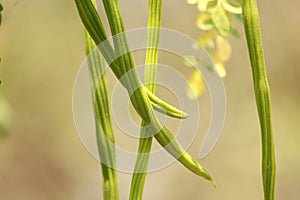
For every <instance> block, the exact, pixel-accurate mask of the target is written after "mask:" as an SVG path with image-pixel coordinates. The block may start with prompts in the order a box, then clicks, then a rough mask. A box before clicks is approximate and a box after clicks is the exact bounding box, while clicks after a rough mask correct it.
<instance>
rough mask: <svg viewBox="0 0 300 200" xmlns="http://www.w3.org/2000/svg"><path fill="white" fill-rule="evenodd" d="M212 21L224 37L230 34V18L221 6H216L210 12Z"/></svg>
mask: <svg viewBox="0 0 300 200" xmlns="http://www.w3.org/2000/svg"><path fill="white" fill-rule="evenodd" d="M212 21H213V24H214V26H215V28H216V30H217V32H218V33H219V34H220V35H221V36H222V37H224V38H226V37H227V36H228V35H229V34H230V27H231V24H230V20H229V18H228V16H227V14H226V12H225V10H224V9H223V8H222V7H217V8H216V9H214V11H213V13H212Z"/></svg>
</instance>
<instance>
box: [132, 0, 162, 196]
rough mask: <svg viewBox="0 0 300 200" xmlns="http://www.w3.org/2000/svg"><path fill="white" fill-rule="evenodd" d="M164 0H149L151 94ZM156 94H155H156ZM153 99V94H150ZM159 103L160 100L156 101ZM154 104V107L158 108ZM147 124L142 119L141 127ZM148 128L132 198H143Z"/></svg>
mask: <svg viewBox="0 0 300 200" xmlns="http://www.w3.org/2000/svg"><path fill="white" fill-rule="evenodd" d="M161 9H162V0H149V8H148V16H149V17H148V48H147V52H146V61H145V85H146V87H147V89H149V91H150V92H151V94H153V95H154V94H155V92H156V84H155V82H156V77H157V67H158V66H157V65H158V45H159V34H160V30H159V29H160V26H161ZM154 96H155V95H154ZM148 97H149V98H150V99H151V97H152V95H148ZM155 103H158V102H155ZM155 103H154V104H153V106H154V109H155V108H156V107H155V105H157V104H155ZM144 126H145V122H144V121H142V123H141V127H144ZM145 131H146V129H144V128H142V129H141V132H140V135H141V138H140V141H139V149H138V156H137V160H136V163H135V169H134V174H133V176H132V181H131V189H130V196H129V199H130V200H141V199H142V197H143V190H144V185H145V180H146V176H147V169H148V162H149V157H150V152H151V146H152V137H145V136H146V135H147V133H146V132H145Z"/></svg>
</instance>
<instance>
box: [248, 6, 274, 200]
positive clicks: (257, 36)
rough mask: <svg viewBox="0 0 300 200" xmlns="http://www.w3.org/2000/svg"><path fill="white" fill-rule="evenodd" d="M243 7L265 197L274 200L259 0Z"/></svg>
mask: <svg viewBox="0 0 300 200" xmlns="http://www.w3.org/2000/svg"><path fill="white" fill-rule="evenodd" d="M242 10H243V20H244V27H245V32H246V38H247V43H248V51H249V56H250V61H251V66H252V76H253V84H254V91H255V97H256V105H257V110H258V115H259V121H260V128H261V142H262V180H263V188H264V199H265V200H274V199H275V179H276V161H275V150H274V139H273V133H272V116H271V99H270V91H269V84H268V79H267V73H266V66H265V59H264V51H263V46H262V39H261V31H260V19H259V13H258V8H257V3H256V0H244V1H243V4H242Z"/></svg>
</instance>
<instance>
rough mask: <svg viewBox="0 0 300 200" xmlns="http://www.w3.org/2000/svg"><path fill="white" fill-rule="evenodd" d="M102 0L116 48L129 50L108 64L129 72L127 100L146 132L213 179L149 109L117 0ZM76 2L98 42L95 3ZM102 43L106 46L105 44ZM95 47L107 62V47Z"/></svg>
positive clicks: (169, 150)
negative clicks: (142, 122) (111, 27)
mask: <svg viewBox="0 0 300 200" xmlns="http://www.w3.org/2000/svg"><path fill="white" fill-rule="evenodd" d="M103 1H104V4H105V7H106V8H105V9H106V12H108V13H114V14H113V15H110V14H108V15H107V16H108V17H111V18H112V19H109V20H108V21H109V22H110V23H115V25H110V26H113V29H112V34H113V36H115V35H116V34H121V35H119V36H118V38H116V39H114V43H115V48H116V52H121V55H122V53H123V52H128V53H125V54H123V55H122V56H120V57H119V58H118V59H117V60H116V61H115V62H113V64H110V67H111V69H112V70H113V72H114V73H115V75H116V76H117V77H118V75H119V72H120V71H124V70H125V71H126V73H129V72H130V73H129V76H128V77H129V79H125V81H124V82H123V83H122V84H123V85H124V86H125V87H126V89H127V91H128V93H129V94H130V95H131V96H130V100H131V102H132V104H133V106H134V108H135V110H136V111H137V113H138V114H139V116H140V117H141V118H142V120H143V121H144V122H145V124H146V125H147V126H146V128H147V129H148V130H147V131H146V132H147V133H152V134H155V136H154V137H155V139H156V140H157V141H158V142H159V144H160V145H161V146H163V147H164V148H165V149H166V150H167V151H168V152H169V153H170V154H171V155H172V156H173V157H175V158H176V159H177V160H178V161H179V162H181V163H182V164H183V165H184V166H185V167H187V168H188V169H189V170H191V171H192V172H194V173H195V174H197V175H199V176H202V177H203V178H205V179H207V180H209V181H211V182H212V183H214V181H213V178H212V176H211V174H210V173H209V172H208V171H207V170H206V169H205V168H203V167H202V166H201V165H200V164H199V163H198V162H197V161H196V160H195V159H193V157H192V156H191V155H189V154H188V153H187V152H186V150H185V149H184V148H183V147H182V146H181V145H180V144H179V143H178V141H177V140H176V139H175V138H174V136H173V135H172V134H171V133H170V131H169V130H168V129H166V128H165V127H164V126H163V125H162V124H161V123H160V122H159V120H158V118H157V117H156V115H155V113H154V110H153V109H152V106H151V101H150V100H149V97H148V95H147V89H146V88H145V86H143V84H142V83H141V81H140V79H139V76H138V75H137V72H136V70H135V64H134V60H133V58H132V55H131V52H130V51H129V50H128V45H127V41H126V37H125V33H124V27H123V22H122V18H121V15H120V14H118V13H119V7H118V5H117V1H116V0H103ZM75 2H76V6H77V9H78V11H79V15H80V17H81V20H82V22H83V24H84V25H85V27H86V29H87V30H88V32H89V33H90V35H91V37H92V38H93V39H94V41H95V43H97V41H99V38H101V37H102V36H101V37H100V36H98V34H101V31H98V32H97V30H99V29H101V27H93V26H92V25H93V24H94V23H95V22H91V21H93V20H97V21H98V22H97V23H95V24H96V25H97V24H98V25H101V24H102V23H101V20H100V18H99V15H98V13H97V12H96V11H95V9H94V7H93V6H91V1H90V0H75ZM95 30H96V32H95ZM94 33H96V34H94ZM100 42H101V41H100ZM97 44H98V43H97ZM108 46H109V45H108ZM104 47H105V48H106V46H104ZM98 48H99V49H100V51H101V52H104V53H102V55H103V57H104V58H105V59H106V61H107V63H110V61H111V60H109V59H110V57H107V54H105V53H106V49H105V48H104V49H103V48H102V46H101V47H99V46H98ZM118 48H120V49H121V50H120V49H119V50H117V49H118ZM111 53H113V52H111ZM118 64H119V65H118ZM126 76H127V74H126ZM118 78H119V77H118ZM119 79H120V78H119Z"/></svg>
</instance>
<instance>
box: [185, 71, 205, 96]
mask: <svg viewBox="0 0 300 200" xmlns="http://www.w3.org/2000/svg"><path fill="white" fill-rule="evenodd" d="M204 91H205V82H204V80H203V77H202V74H201V72H200V71H197V70H195V71H194V72H193V73H192V75H191V76H190V78H189V85H188V88H187V96H188V98H190V99H196V98H197V97H198V96H200V95H201V94H202V93H203V92H204Z"/></svg>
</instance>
